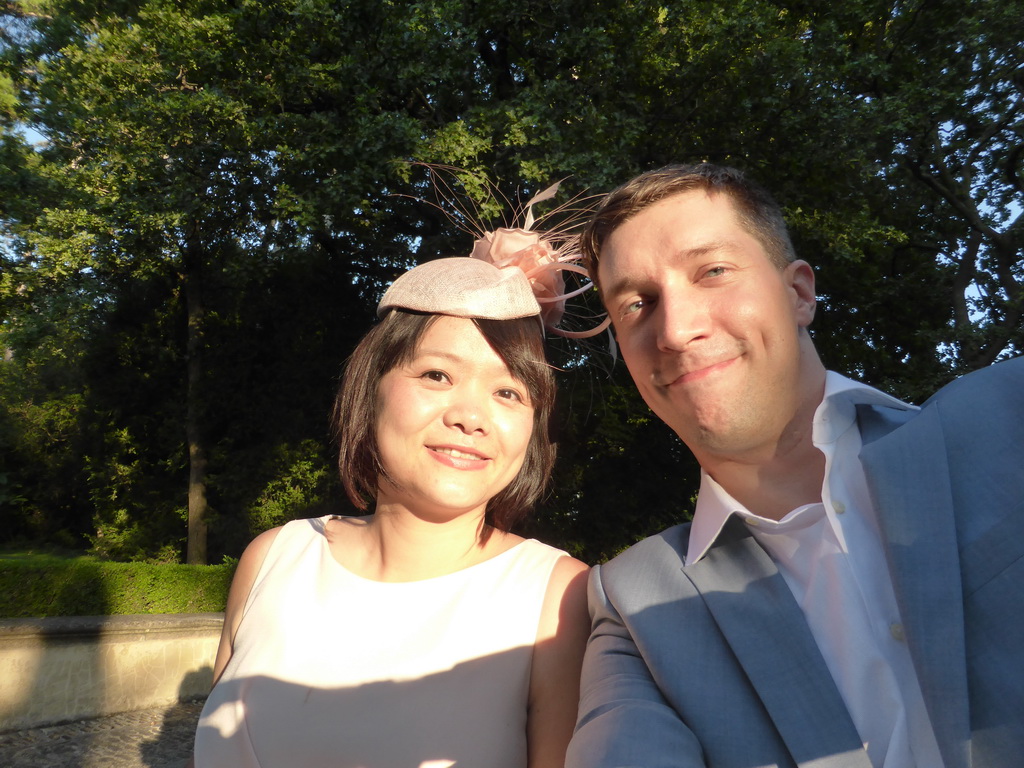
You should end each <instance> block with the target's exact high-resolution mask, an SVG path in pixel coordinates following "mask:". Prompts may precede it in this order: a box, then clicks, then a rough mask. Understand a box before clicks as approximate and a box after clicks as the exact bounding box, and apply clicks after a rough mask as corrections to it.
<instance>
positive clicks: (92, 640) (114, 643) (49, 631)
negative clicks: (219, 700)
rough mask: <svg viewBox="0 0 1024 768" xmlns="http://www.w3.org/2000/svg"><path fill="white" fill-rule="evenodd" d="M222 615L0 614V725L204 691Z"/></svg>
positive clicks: (150, 703) (30, 723)
mask: <svg viewBox="0 0 1024 768" xmlns="http://www.w3.org/2000/svg"><path fill="white" fill-rule="evenodd" d="M223 622H224V614H222V613H194V614H172V615H152V616H72V617H65V618H52V619H0V731H6V730H13V729H19V728H30V727H34V726H38V725H47V724H50V723H58V722H63V721H68V720H77V719H81V718H85V717H96V716H99V715H109V714H114V713H116V712H126V711H129V710H133V709H144V708H148V707H156V706H162V705H166V704H172V703H174V702H176V701H184V700H188V699H194V698H197V697H202V696H205V695H206V694H207V693H208V692H209V690H210V686H211V684H212V682H213V661H214V658H215V656H216V653H217V644H218V641H219V639H220V632H221V626H222V625H223Z"/></svg>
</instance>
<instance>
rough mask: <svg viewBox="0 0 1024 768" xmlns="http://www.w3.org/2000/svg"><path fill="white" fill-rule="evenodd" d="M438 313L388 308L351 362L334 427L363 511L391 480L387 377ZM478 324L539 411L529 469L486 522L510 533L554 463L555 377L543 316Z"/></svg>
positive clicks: (345, 473) (347, 478) (344, 478)
mask: <svg viewBox="0 0 1024 768" xmlns="http://www.w3.org/2000/svg"><path fill="white" fill-rule="evenodd" d="M438 317H440V315H427V314H421V313H413V312H404V311H401V310H393V311H391V312H389V313H388V314H387V315H386V316H385V317H384V319H383V320H381V321H380V322H379V323H378V324H377V325H376V326H374V327H373V328H372V329H371V330H370V332H369V333H367V334H366V336H364V337H363V339H362V341H360V342H359V345H358V346H357V347H356V349H355V351H354V352H353V353H352V356H351V357H350V358H349V359H348V362H347V364H346V366H345V373H344V375H343V376H342V380H341V386H340V387H339V389H338V395H337V398H336V399H335V402H334V413H333V416H332V425H333V430H334V435H335V439H336V440H337V443H338V447H339V451H338V469H339V470H340V472H341V482H342V484H343V485H344V487H345V492H346V493H347V494H348V497H349V499H350V500H351V501H352V503H353V504H354V505H355V506H356V507H357V508H358V509H361V510H366V509H368V508H369V505H370V502H371V501H372V500H373V499H374V498H375V497H376V495H377V488H378V485H379V483H380V480H381V478H385V479H388V472H387V469H386V468H385V467H384V466H383V464H382V463H381V458H380V449H379V447H378V445H377V416H378V403H377V392H378V388H379V385H380V381H381V379H382V378H383V377H384V375H385V374H386V373H388V372H389V371H391V370H392V369H394V368H397V367H398V366H400V365H403V364H405V363H406V362H408V361H409V360H410V359H411V358H412V356H413V355H414V354H415V352H416V347H417V345H418V344H419V342H420V339H421V338H422V337H423V334H424V333H425V332H426V331H427V329H428V328H429V327H430V326H431V324H433V323H434V322H435V321H436V320H437V318H438ZM473 322H474V323H475V324H476V326H477V328H479V329H480V333H481V334H483V337H484V338H485V339H486V340H487V343H488V344H490V345H491V348H492V349H494V351H495V352H496V353H497V354H498V356H499V357H500V358H501V359H502V361H503V362H504V363H505V365H506V366H508V369H509V372H510V373H511V374H512V376H513V377H514V378H515V379H517V380H518V381H521V382H522V383H523V384H524V385H525V386H526V389H527V391H528V392H529V395H530V403H531V404H532V405H533V408H534V418H533V432H532V433H531V435H530V443H529V445H528V446H527V449H526V457H525V459H524V460H523V466H522V467H521V468H520V470H519V474H517V475H516V477H515V478H514V479H513V480H512V482H511V483H509V485H508V486H506V487H505V488H503V489H502V490H501V491H500V492H499V493H498V494H497V495H496V496H494V498H492V499H491V500H490V501H489V502H488V503H487V512H486V520H485V521H486V522H487V523H488V524H489V525H492V526H494V527H495V528H497V529H499V530H502V531H508V530H510V529H511V528H512V527H514V526H515V525H516V524H517V523H519V522H520V521H521V520H522V519H523V518H525V517H526V515H527V514H528V513H529V511H530V510H531V509H532V508H533V506H534V505H535V504H536V503H537V501H538V500H539V499H540V497H541V495H542V494H543V493H544V491H545V489H546V488H547V484H548V480H549V478H550V476H551V469H552V467H553V466H554V463H555V452H556V446H555V443H554V441H553V439H552V434H551V420H552V412H553V410H554V403H555V377H554V374H553V373H552V371H551V367H550V366H549V365H548V363H547V361H546V359H545V356H544V340H543V338H542V336H541V329H540V324H539V323H538V321H537V318H536V317H526V318H521V319H518V320H476V319H474V320H473Z"/></svg>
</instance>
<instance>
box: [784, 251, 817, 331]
mask: <svg viewBox="0 0 1024 768" xmlns="http://www.w3.org/2000/svg"><path fill="white" fill-rule="evenodd" d="M782 274H783V278H784V279H785V281H786V284H787V285H788V286H789V289H790V290H791V291H792V292H793V310H794V312H795V313H796V319H797V324H798V325H799V326H800V327H801V328H806V327H807V326H809V325H810V324H811V321H812V320H814V308H815V306H816V304H817V297H816V296H815V294H814V269H813V268H812V267H811V265H810V264H808V263H807V262H806V261H804V260H803V259H797V260H796V261H792V262H790V263H789V264H787V265H786V269H785V270H784V271H783V273H782Z"/></svg>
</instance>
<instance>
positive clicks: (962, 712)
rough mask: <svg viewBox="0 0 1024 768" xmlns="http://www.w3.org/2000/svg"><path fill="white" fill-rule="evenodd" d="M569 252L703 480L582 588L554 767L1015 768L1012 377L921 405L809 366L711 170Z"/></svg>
mask: <svg viewBox="0 0 1024 768" xmlns="http://www.w3.org/2000/svg"><path fill="white" fill-rule="evenodd" d="M583 238H584V251H585V252H586V254H587V256H588V258H589V259H590V260H591V275H593V276H594V279H595V280H596V281H597V283H598V286H599V289H600V291H601V296H602V299H603V301H604V303H605V306H606V307H607V309H608V311H609V313H610V315H611V318H612V322H613V324H614V328H615V332H616V335H617V338H618V343H619V347H620V349H621V351H622V356H623V359H624V360H625V362H626V365H627V366H628V368H629V371H630V373H631V374H632V377H633V380H634V381H635V383H636V385H637V387H638V389H639V390H640V392H641V394H642V395H643V397H644V399H645V400H646V402H647V404H648V405H649V406H650V407H651V409H652V410H653V411H654V412H655V413H656V414H657V415H658V416H659V417H660V418H661V419H662V420H663V421H665V423H666V424H668V425H669V426H670V427H671V428H672V429H674V430H675V431H676V433H677V434H678V435H679V437H680V438H681V439H682V440H683V442H685V443H686V444H687V446H688V447H689V448H690V450H691V451H693V453H694V455H695V456H696V457H697V459H698V461H699V462H700V464H701V468H702V481H701V489H700V495H699V497H698V500H697V506H696V512H695V516H694V520H693V523H692V525H691V524H687V525H681V526H677V527H675V528H670V529H669V530H667V531H664V532H663V533H661V534H659V535H657V536H653V537H651V538H649V539H647V540H645V541H643V542H641V543H640V544H637V545H636V546H634V547H633V548H631V549H630V550H628V551H627V552H625V553H624V554H622V555H620V556H619V557H617V558H615V559H614V560H612V561H611V562H609V563H606V564H605V565H603V566H600V567H597V568H594V569H593V571H592V575H591V584H590V587H591V591H590V600H591V613H592V618H593V632H592V635H591V639H590V644H589V646H588V649H587V655H586V660H585V662H584V671H583V688H582V698H581V702H580V717H579V721H578V724H577V729H576V734H575V736H574V738H573V742H572V744H571V745H570V750H569V757H568V765H569V766H570V767H571V768H596V767H598V766H643V767H644V768H654V767H655V766H700V765H707V766H712V767H713V768H719V767H729V768H754V767H755V766H795V765H799V766H814V768H839V767H840V766H842V767H843V768H846V767H850V768H853V767H857V768H871V767H872V766H874V768H907V767H909V766H917V767H918V768H934V767H935V766H945V768H967V767H968V766H974V767H976V768H977V767H981V766H984V767H986V768H987V767H989V766H993V767H994V766H1017V765H1024V461H1022V459H1024V456H1022V453H1024V448H1022V446H1021V436H1022V429H1021V427H1022V425H1024V406H1022V400H1024V359H1017V360H1013V361H1010V362H1006V363H1001V364H998V365H995V366H992V367H990V368H988V369H986V370H984V371H981V372H977V373H974V374H972V375H970V376H967V377H964V378H962V379H960V380H958V381H956V382H954V383H953V384H951V385H949V386H948V387H946V388H944V389H943V390H941V391H940V392H939V393H938V394H937V395H935V396H934V397H932V398H931V399H930V400H929V401H928V402H927V403H926V404H925V405H924V406H923V407H922V408H920V409H918V408H915V407H913V406H909V405H906V404H904V403H901V402H900V401H898V400H896V399H894V398H892V397H889V396H888V395H885V394H883V393H881V392H879V391H878V390H875V389H872V388H870V387H867V386H865V385H862V384H859V383H856V382H853V381H851V380H849V379H846V378H844V377H842V376H840V375H838V374H835V373H832V372H826V371H825V369H824V367H823V366H822V363H821V361H820V359H819V358H818V355H817V353H816V351H815V348H814V344H813V342H812V340H811V337H810V335H809V334H808V332H807V328H808V326H809V325H810V323H811V320H812V319H813V316H814V310H815V292H814V274H813V272H812V270H811V267H810V266H809V265H808V264H807V263H806V262H804V261H800V260H798V259H796V258H795V256H794V254H793V249H792V246H791V244H790V241H789V237H788V235H787V233H786V228H785V224H784V222H783V221H782V217H781V213H780V211H779V209H778V207H777V206H776V204H775V203H774V202H773V201H772V200H771V198H770V197H769V196H768V195H767V193H765V192H764V191H763V190H761V189H760V188H759V187H758V186H756V185H755V184H753V183H751V182H750V181H748V180H747V179H745V178H744V177H743V176H742V174H740V173H738V172H736V171H734V170H732V169H728V168H721V167H716V166H712V165H707V164H704V165H698V166H675V167H669V168H665V169H662V170H660V171H654V172H651V173H648V174H644V175H642V176H640V177H638V178H637V179H634V180H633V181H631V182H629V183H627V184H626V185H624V186H623V187H620V188H619V189H618V190H616V191H615V192H613V193H611V195H609V197H608V198H607V199H606V200H605V202H604V203H603V204H602V206H601V208H600V209H599V210H598V212H597V213H596V214H595V217H594V219H593V220H592V221H591V222H590V224H589V225H588V227H587V230H586V231H585V232H584V235H583Z"/></svg>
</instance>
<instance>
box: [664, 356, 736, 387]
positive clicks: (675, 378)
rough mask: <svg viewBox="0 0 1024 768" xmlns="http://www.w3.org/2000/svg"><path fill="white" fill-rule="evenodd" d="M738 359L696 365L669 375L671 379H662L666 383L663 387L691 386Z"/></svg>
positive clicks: (667, 377)
mask: <svg viewBox="0 0 1024 768" xmlns="http://www.w3.org/2000/svg"><path fill="white" fill-rule="evenodd" d="M738 359H739V358H738V357H730V358H729V359H727V360H720V361H719V362H717V363H710V364H704V363H698V364H697V365H693V366H688V367H687V368H686V369H685V370H683V371H681V372H678V373H675V374H674V375H672V374H670V376H672V377H671V378H670V377H669V376H666V377H664V380H666V381H667V383H666V384H665V385H664V386H667V387H674V386H679V385H682V384H692V383H694V382H697V381H700V380H701V379H704V378H707V377H708V376H712V375H714V374H716V373H718V372H719V371H722V370H724V369H726V368H728V367H729V366H730V365H732V364H733V363H735V362H736V361H737V360H738Z"/></svg>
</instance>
